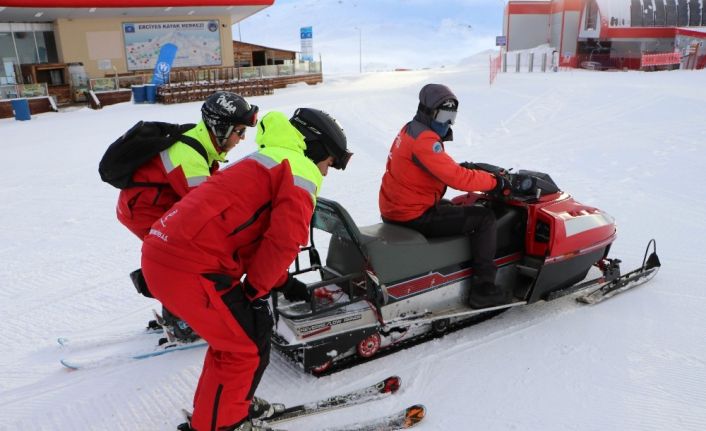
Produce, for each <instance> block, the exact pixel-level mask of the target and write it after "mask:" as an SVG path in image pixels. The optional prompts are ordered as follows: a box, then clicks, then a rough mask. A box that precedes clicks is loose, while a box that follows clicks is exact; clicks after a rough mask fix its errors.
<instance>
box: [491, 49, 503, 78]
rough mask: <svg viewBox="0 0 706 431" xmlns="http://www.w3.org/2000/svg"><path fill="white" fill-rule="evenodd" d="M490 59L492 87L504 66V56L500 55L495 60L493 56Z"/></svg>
mask: <svg viewBox="0 0 706 431" xmlns="http://www.w3.org/2000/svg"><path fill="white" fill-rule="evenodd" d="M489 57H490V85H493V81H495V77H496V76H498V72H499V71H500V67H501V66H502V56H501V55H500V53H498V55H497V56H496V57H495V58H493V56H492V55H490V56H489Z"/></svg>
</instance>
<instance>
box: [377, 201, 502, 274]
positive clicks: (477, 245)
mask: <svg viewBox="0 0 706 431" xmlns="http://www.w3.org/2000/svg"><path fill="white" fill-rule="evenodd" d="M383 220H384V221H385V222H387V223H394V224H398V225H400V226H405V227H409V228H412V229H414V230H416V231H418V232H420V233H422V234H423V235H424V236H426V237H429V238H434V237H442V236H453V235H459V234H464V235H467V236H468V238H469V239H470V242H471V266H472V268H473V280H474V283H482V282H486V281H488V282H491V283H494V282H495V272H496V271H497V268H496V266H495V263H494V262H493V258H494V257H495V248H496V227H495V214H493V211H491V210H490V209H488V208H485V207H480V206H462V205H453V204H451V203H445V202H442V203H440V204H439V205H436V206H433V207H431V208H429V209H428V210H427V211H426V212H425V213H424V214H422V215H421V216H420V217H418V218H416V219H412V220H409V221H406V222H397V221H392V220H387V219H385V218H384V217H383Z"/></svg>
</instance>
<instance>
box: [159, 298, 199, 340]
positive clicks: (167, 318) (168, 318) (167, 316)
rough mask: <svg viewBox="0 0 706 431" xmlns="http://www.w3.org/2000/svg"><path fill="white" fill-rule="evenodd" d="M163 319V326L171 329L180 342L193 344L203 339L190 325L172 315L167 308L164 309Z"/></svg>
mask: <svg viewBox="0 0 706 431" xmlns="http://www.w3.org/2000/svg"><path fill="white" fill-rule="evenodd" d="M162 319H164V322H163V323H164V325H163V326H167V327H169V329H170V330H171V333H172V334H174V337H176V340H177V341H179V342H182V343H192V342H194V341H196V340H198V339H199V338H201V337H200V336H199V334H197V333H196V332H195V331H194V330H193V329H192V328H191V327H190V326H189V324H188V323H186V322H185V321H184V320H181V319H180V318H179V317H177V316H176V315H174V314H172V313H171V312H170V311H169V310H167V308H166V307H162Z"/></svg>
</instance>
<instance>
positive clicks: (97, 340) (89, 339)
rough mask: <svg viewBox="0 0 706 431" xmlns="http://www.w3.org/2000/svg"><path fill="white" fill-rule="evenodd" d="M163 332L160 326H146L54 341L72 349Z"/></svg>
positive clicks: (118, 341) (97, 345) (98, 345)
mask: <svg viewBox="0 0 706 431" xmlns="http://www.w3.org/2000/svg"><path fill="white" fill-rule="evenodd" d="M163 332H164V330H163V329H162V328H161V327H158V328H153V327H148V328H145V329H143V330H141V331H137V330H130V331H125V332H121V333H115V334H109V335H106V334H98V333H93V334H90V335H74V336H66V337H57V339H56V342H57V343H58V344H59V345H60V346H61V347H67V348H72V349H85V348H88V347H100V346H106V345H108V344H117V343H123V342H125V341H130V340H132V339H134V338H138V337H143V336H154V335H156V334H162V333H163Z"/></svg>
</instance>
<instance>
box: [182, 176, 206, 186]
mask: <svg viewBox="0 0 706 431" xmlns="http://www.w3.org/2000/svg"><path fill="white" fill-rule="evenodd" d="M207 179H208V176H206V177H189V178H187V179H186V184H187V185H188V186H189V187H196V186H198V185H199V184H201V183H202V182H204V181H206V180H207Z"/></svg>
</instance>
